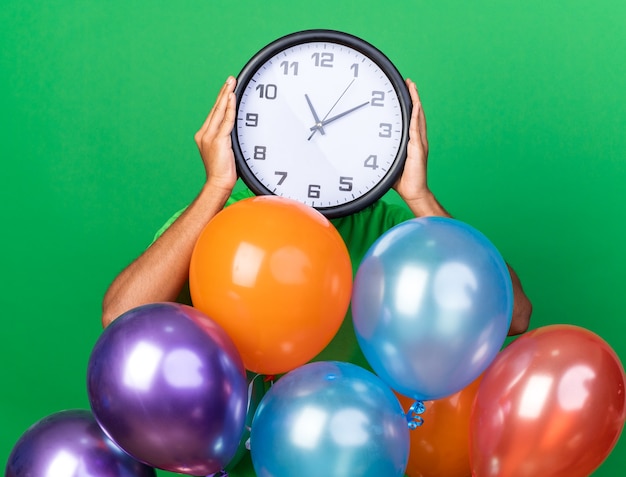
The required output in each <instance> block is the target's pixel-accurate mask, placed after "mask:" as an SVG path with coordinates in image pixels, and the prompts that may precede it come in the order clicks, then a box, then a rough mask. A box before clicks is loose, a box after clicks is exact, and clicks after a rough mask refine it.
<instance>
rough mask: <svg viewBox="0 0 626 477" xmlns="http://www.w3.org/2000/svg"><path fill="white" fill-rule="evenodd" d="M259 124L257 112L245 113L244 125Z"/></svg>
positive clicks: (254, 125) (255, 125)
mask: <svg viewBox="0 0 626 477" xmlns="http://www.w3.org/2000/svg"><path fill="white" fill-rule="evenodd" d="M258 125H259V115H258V114H257V113H246V126H250V127H253V128H255V127H257V126H258Z"/></svg>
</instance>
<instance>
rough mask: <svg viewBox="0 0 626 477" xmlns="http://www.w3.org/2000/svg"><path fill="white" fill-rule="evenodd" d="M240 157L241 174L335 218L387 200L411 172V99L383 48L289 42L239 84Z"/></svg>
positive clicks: (303, 36) (265, 51)
mask: <svg viewBox="0 0 626 477" xmlns="http://www.w3.org/2000/svg"><path fill="white" fill-rule="evenodd" d="M237 81H238V82H237V87H236V89H235V95H236V97H237V106H236V107H237V119H236V124H235V127H234V129H233V133H232V139H233V141H232V142H233V150H234V153H235V160H236V163H237V169H238V172H239V175H240V177H241V178H242V180H243V181H244V183H245V184H246V185H247V186H248V187H249V188H250V189H251V190H252V191H253V192H254V193H255V194H257V195H267V194H274V195H278V196H282V197H287V198H291V199H295V200H297V201H300V202H303V203H305V204H307V205H309V206H311V207H314V208H316V209H317V210H319V211H320V212H321V213H323V214H324V215H325V216H327V217H329V218H333V217H341V216H345V215H348V214H352V213H354V212H357V211H359V210H361V209H363V208H364V207H366V206H368V205H370V204H371V203H373V202H374V201H376V200H378V199H379V198H380V197H381V196H382V195H383V194H384V193H385V192H387V191H388V190H389V189H390V188H391V186H392V185H393V184H394V182H395V181H396V180H397V178H398V177H399V175H400V174H401V173H402V169H403V167H404V161H405V159H406V146H407V142H408V128H409V120H410V114H411V99H410V96H409V92H408V90H407V87H406V85H405V83H404V79H403V77H402V76H401V75H400V73H399V72H398V70H397V69H396V67H395V66H394V65H393V63H392V62H391V61H390V60H389V59H388V58H387V57H386V56H385V55H384V54H383V53H382V52H381V51H379V50H378V49H377V48H375V47H374V46H373V45H371V44H369V43H368V42H366V41H364V40H362V39H360V38H357V37H355V36H353V35H350V34H347V33H343V32H339V31H334V30H306V31H301V32H297V33H292V34H290V35H287V36H284V37H282V38H279V39H278V40H275V41H274V42H272V43H270V44H269V45H267V46H265V47H264V48H262V49H261V50H260V51H259V52H258V53H257V54H255V55H254V56H253V57H252V58H251V59H250V61H249V62H248V63H247V64H246V65H245V66H244V68H243V69H242V71H241V73H240V74H239V76H238V78H237Z"/></svg>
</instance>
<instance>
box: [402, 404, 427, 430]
mask: <svg viewBox="0 0 626 477" xmlns="http://www.w3.org/2000/svg"><path fill="white" fill-rule="evenodd" d="M424 411H426V406H424V402H423V401H415V402H414V403H413V405H412V406H411V407H410V408H409V411H408V412H407V413H406V420H407V422H408V424H409V429H411V430H414V429H417V428H418V427H420V426H421V425H422V424H424V418H423V417H422V416H420V414H424Z"/></svg>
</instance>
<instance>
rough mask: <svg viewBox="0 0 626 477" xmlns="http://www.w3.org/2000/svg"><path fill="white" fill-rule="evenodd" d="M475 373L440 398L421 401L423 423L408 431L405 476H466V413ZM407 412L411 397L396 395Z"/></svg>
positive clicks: (474, 389)
mask: <svg viewBox="0 0 626 477" xmlns="http://www.w3.org/2000/svg"><path fill="white" fill-rule="evenodd" d="M481 378H482V376H479V377H478V378H477V379H476V380H475V381H473V382H472V383H471V384H470V385H469V386H467V387H465V388H464V389H462V390H461V391H459V392H457V393H455V394H453V395H451V396H448V397H446V398H442V399H436V400H434V401H424V406H425V408H426V410H425V411H424V413H423V414H421V417H422V418H423V419H424V423H423V424H422V425H421V426H420V427H418V428H416V429H414V430H412V431H411V433H410V436H411V450H410V453H409V463H408V464H407V468H406V475H408V476H409V477H440V476H446V477H470V476H471V475H472V472H471V470H470V461H469V431H470V425H469V423H470V415H471V411H472V405H473V404H474V398H475V397H476V393H477V392H478V387H479V385H480V380H481ZM396 395H397V396H398V398H399V400H400V403H401V404H402V407H403V408H404V410H405V412H408V410H409V409H410V407H411V406H412V405H413V403H414V402H415V399H411V398H408V397H406V396H402V395H400V394H396Z"/></svg>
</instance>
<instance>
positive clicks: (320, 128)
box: [309, 78, 356, 141]
mask: <svg viewBox="0 0 626 477" xmlns="http://www.w3.org/2000/svg"><path fill="white" fill-rule="evenodd" d="M355 80H356V78H353V79H352V81H350V84H348V86H346V89H344V90H343V93H341V95H340V96H339V98H337V101H335V104H333V105H332V107H331V108H330V109H329V110H328V112H327V113H326V116H324V119H322V124H321V125H318V124H316V125H315V126H313V127H312V128H311V131H313V134H311V135H310V136H309V141H310V140H311V138H312V137H313V135H314V134H315V133H316V132H317V130H318V129H319V130H320V132H321V130H322V126H324V124H323V123H324V121H325V120H326V118H327V117H328V115H329V114H330V113H331V112H332V110H333V109H335V106H337V103H339V101H341V98H343V96H344V94H346V93H347V92H348V90H349V89H350V86H352V83H354V81H355Z"/></svg>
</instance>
